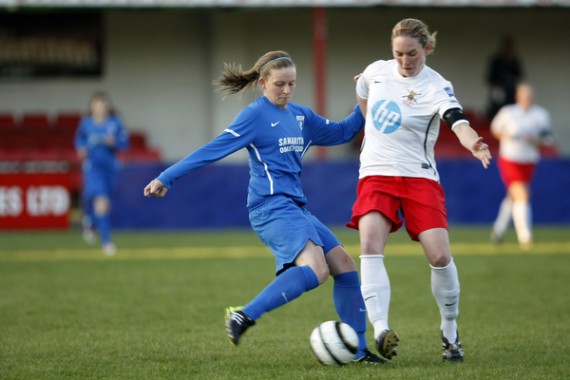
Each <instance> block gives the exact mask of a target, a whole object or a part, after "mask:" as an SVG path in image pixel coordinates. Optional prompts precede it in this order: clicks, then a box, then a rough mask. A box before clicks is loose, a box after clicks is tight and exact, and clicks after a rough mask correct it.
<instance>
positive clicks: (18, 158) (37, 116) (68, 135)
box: [0, 111, 162, 191]
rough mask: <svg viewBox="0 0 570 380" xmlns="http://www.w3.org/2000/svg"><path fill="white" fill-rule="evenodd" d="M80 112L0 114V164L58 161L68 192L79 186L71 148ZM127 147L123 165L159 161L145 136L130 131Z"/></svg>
mask: <svg viewBox="0 0 570 380" xmlns="http://www.w3.org/2000/svg"><path fill="white" fill-rule="evenodd" d="M81 117H82V113H81V112H73V111H62V112H59V113H56V114H55V115H50V114H49V113H44V112H25V113H22V115H21V116H20V117H18V116H17V115H16V114H15V113H10V112H4V113H0V163H2V162H4V163H6V162H12V163H30V162H39V163H42V162H44V163H45V162H61V163H65V164H66V167H69V168H70V172H71V176H72V189H71V190H72V191H78V190H79V188H80V186H81V168H80V163H79V161H78V159H77V155H76V152H75V149H74V146H73V140H74V136H75V131H76V129H77V126H78V125H79V121H80V120H81ZM129 132H130V137H131V146H130V148H129V149H127V150H126V151H124V152H121V153H120V155H119V159H120V160H121V161H122V162H123V163H135V162H136V163H140V162H151V163H158V162H161V161H162V156H161V154H160V152H159V151H158V150H157V149H155V148H153V147H151V146H149V144H148V141H147V138H146V135H145V134H144V133H143V132H140V131H132V130H130V131H129Z"/></svg>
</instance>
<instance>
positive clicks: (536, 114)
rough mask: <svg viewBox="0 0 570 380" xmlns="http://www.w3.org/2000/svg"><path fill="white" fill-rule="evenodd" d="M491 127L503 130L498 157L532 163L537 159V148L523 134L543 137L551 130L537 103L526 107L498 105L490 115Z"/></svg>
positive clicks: (538, 155)
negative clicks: (526, 108) (493, 115)
mask: <svg viewBox="0 0 570 380" xmlns="http://www.w3.org/2000/svg"><path fill="white" fill-rule="evenodd" d="M491 130H492V131H493V132H498V133H501V134H502V137H501V141H500V148H499V155H500V156H501V157H503V158H505V159H507V160H509V161H513V162H518V163H535V162H538V160H539V159H540V152H539V150H538V147H537V146H536V145H535V144H532V143H530V142H529V141H527V140H526V139H525V136H530V137H532V138H534V139H542V138H543V137H544V136H546V135H548V134H550V132H551V126H550V115H549V113H548V111H547V110H546V109H544V108H543V107H540V106H537V105H532V106H531V107H530V108H529V109H528V110H527V111H525V110H524V109H523V108H522V107H520V106H518V105H516V104H511V105H508V106H504V107H503V108H501V110H500V111H499V112H498V113H497V115H496V116H495V117H494V118H493V121H492V122H491Z"/></svg>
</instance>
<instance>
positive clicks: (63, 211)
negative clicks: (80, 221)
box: [0, 173, 71, 229]
mask: <svg viewBox="0 0 570 380" xmlns="http://www.w3.org/2000/svg"><path fill="white" fill-rule="evenodd" d="M69 188H70V174H69V173H0V229H65V228H69V225H70V212H71V195H70V191H69Z"/></svg>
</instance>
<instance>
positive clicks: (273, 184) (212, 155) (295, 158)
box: [158, 96, 364, 209]
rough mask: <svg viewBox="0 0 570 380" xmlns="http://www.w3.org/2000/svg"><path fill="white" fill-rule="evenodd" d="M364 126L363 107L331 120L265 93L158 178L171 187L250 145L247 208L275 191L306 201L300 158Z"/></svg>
mask: <svg viewBox="0 0 570 380" xmlns="http://www.w3.org/2000/svg"><path fill="white" fill-rule="evenodd" d="M363 126H364V118H363V117H362V113H361V112H360V108H359V107H358V106H356V107H355V109H354V111H353V112H352V113H351V114H350V115H349V116H348V117H347V118H346V119H344V120H342V121H341V122H332V121H330V120H327V119H325V118H324V117H322V116H319V115H317V114H316V113H315V112H313V111H312V110H311V109H310V108H308V107H305V106H302V105H299V104H295V103H289V104H288V105H287V108H286V109H281V108H279V107H277V106H276V105H274V104H273V103H271V102H270V101H269V100H268V99H267V98H266V97H265V96H262V97H260V98H258V99H256V100H255V101H253V102H252V103H251V104H250V105H248V106H247V107H246V108H244V109H243V110H242V111H241V112H240V113H239V114H238V115H237V116H236V118H235V119H234V120H233V122H232V123H231V124H230V125H229V126H228V127H227V128H226V129H225V130H224V131H223V132H222V133H221V134H220V135H219V136H218V137H216V138H215V139H214V140H212V141H211V142H209V143H208V144H206V145H204V146H203V147H201V148H199V149H197V150H196V151H194V152H192V153H191V154H189V155H188V156H186V157H185V158H184V159H182V160H181V161H179V162H177V163H176V164H174V165H172V166H171V167H169V168H168V169H166V170H165V171H164V172H162V173H161V174H160V175H159V176H158V180H160V182H162V183H163V184H164V185H165V186H166V187H167V188H170V187H171V186H172V184H173V183H174V182H175V181H176V180H177V179H178V178H180V177H182V176H183V175H185V174H187V173H188V172H190V171H192V170H195V169H197V168H200V167H202V166H205V165H207V164H210V163H212V162H215V161H218V160H220V159H222V158H224V157H226V156H228V155H230V154H232V153H234V152H236V151H238V150H239V149H241V148H246V149H247V150H248V152H249V167H250V176H251V178H250V182H249V189H248V200H247V205H248V208H250V209H251V208H252V207H255V206H256V205H258V204H259V203H261V202H262V201H263V200H264V199H265V198H267V197H271V196H274V195H284V196H287V197H290V198H292V199H293V200H294V201H295V202H296V203H297V204H299V205H304V204H305V203H306V197H305V195H304V194H303V190H302V186H301V167H302V164H301V160H302V158H303V156H304V155H305V153H306V152H307V150H308V149H309V148H310V147H311V145H320V146H331V145H338V144H342V143H345V142H348V141H350V140H352V139H353V138H354V137H355V136H356V135H357V134H358V132H359V131H360V130H361V129H362V127H363Z"/></svg>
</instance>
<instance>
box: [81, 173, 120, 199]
mask: <svg viewBox="0 0 570 380" xmlns="http://www.w3.org/2000/svg"><path fill="white" fill-rule="evenodd" d="M115 176H116V171H115V170H114V169H102V168H95V167H91V168H89V169H88V170H84V171H83V192H84V194H85V195H86V196H87V197H88V198H94V197H107V198H110V197H111V192H112V191H113V186H114V184H115Z"/></svg>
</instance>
